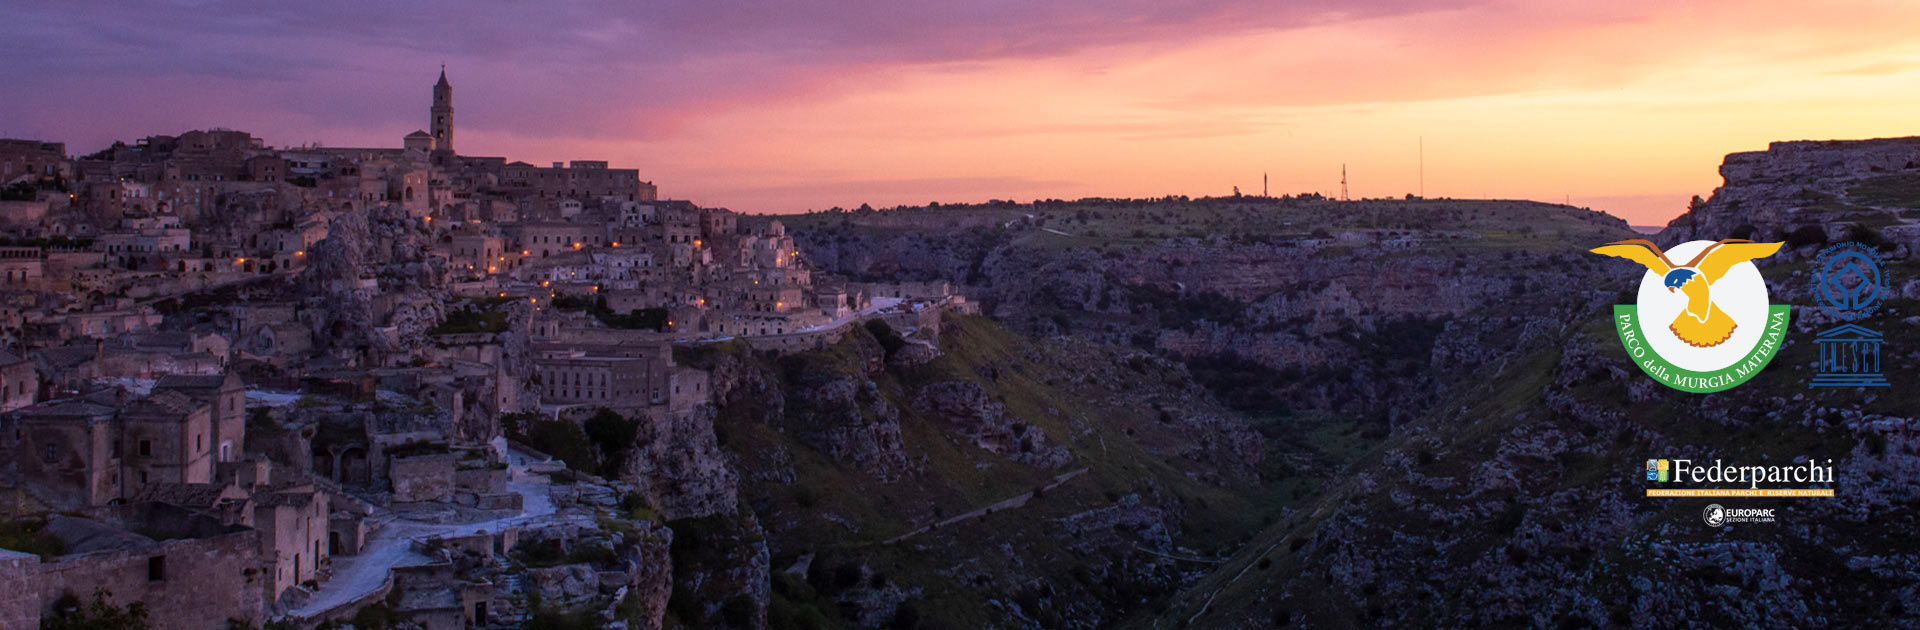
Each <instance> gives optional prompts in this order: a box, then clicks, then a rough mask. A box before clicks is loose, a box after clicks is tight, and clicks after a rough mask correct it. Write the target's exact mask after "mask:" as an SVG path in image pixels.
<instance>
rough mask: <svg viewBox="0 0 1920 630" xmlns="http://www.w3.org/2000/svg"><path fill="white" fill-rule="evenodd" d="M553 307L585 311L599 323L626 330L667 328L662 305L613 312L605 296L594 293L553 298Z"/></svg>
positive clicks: (665, 311)
mask: <svg viewBox="0 0 1920 630" xmlns="http://www.w3.org/2000/svg"><path fill="white" fill-rule="evenodd" d="M553 307H554V308H557V309H560V310H563V311H586V312H587V314H589V315H592V316H593V318H594V319H598V320H600V323H602V324H606V325H607V326H609V327H612V328H622V329H627V330H653V331H660V330H666V329H667V322H668V319H667V317H668V313H667V309H666V308H664V307H655V308H641V309H634V310H633V311H631V312H627V313H615V312H613V309H612V308H609V307H608V306H607V296H604V295H596V296H594V297H592V298H585V297H578V296H572V295H562V296H558V297H555V298H553Z"/></svg>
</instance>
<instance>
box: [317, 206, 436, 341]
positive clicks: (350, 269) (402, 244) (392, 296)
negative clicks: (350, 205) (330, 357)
mask: <svg viewBox="0 0 1920 630" xmlns="http://www.w3.org/2000/svg"><path fill="white" fill-rule="evenodd" d="M431 238H432V235H431V233H430V232H429V231H428V230H427V229H426V226H425V225H424V224H421V223H419V222H418V221H416V220H414V219H413V218H412V217H410V216H408V215H407V214H406V212H405V210H404V209H401V208H396V207H390V206H379V207H375V208H370V209H368V210H367V212H365V213H351V212H350V213H343V214H341V215H339V216H338V217H335V218H334V220H333V223H332V224H331V225H330V226H329V228H328V233H327V237H326V238H324V239H321V240H320V241H319V242H316V243H314V244H313V246H312V247H309V248H308V250H307V256H306V258H307V263H306V267H305V268H304V269H302V270H301V271H300V274H299V276H298V277H297V278H296V279H295V282H294V286H295V290H296V292H297V294H298V295H300V296H303V297H304V299H303V301H302V303H303V305H304V306H305V308H304V309H303V312H302V314H301V319H302V321H303V322H305V323H306V324H307V325H308V327H309V328H310V329H311V330H312V332H313V337H314V339H315V340H316V345H317V346H319V347H318V348H317V349H319V350H321V351H326V352H332V353H334V354H336V355H338V356H341V357H342V358H358V357H357V356H356V355H357V354H358V353H361V352H365V351H372V352H374V353H376V355H391V354H396V353H400V352H402V351H407V350H415V349H419V348H421V347H424V346H425V345H426V343H427V341H426V338H425V332H426V330H427V329H428V328H431V327H433V326H434V325H436V324H438V323H440V322H441V321H443V320H445V318H446V314H445V312H444V311H443V308H444V307H443V304H444V301H445V298H446V295H445V278H446V275H447V269H446V259H445V258H441V257H438V256H433V255H430V254H429V252H428V250H427V245H428V244H429V239H431Z"/></svg>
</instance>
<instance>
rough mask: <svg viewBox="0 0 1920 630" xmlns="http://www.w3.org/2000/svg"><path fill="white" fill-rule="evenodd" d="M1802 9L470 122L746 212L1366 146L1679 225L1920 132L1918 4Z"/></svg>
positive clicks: (1203, 188) (1114, 181)
mask: <svg viewBox="0 0 1920 630" xmlns="http://www.w3.org/2000/svg"><path fill="white" fill-rule="evenodd" d="M1793 6H1794V5H1785V4H1776V3H1769V2H1750V3H1731V2H1707V3H1705V4H1704V5H1702V6H1695V7H1690V8H1685V9H1682V8H1675V7H1667V6H1665V5H1661V4H1658V3H1640V2H1626V3H1622V4H1618V5H1614V4H1608V5H1580V6H1577V7H1575V6H1565V7H1563V6H1559V5H1506V4H1502V5H1487V6H1480V7H1468V8H1445V9H1434V10H1428V11H1411V12H1406V13H1404V14H1400V15H1390V16H1386V17H1381V18H1377V19H1330V20H1327V21H1325V22H1323V23H1315V24H1312V25H1308V26H1300V27H1295V28H1275V29H1267V30H1252V31H1240V32H1224V33H1221V34H1200V35H1193V36H1191V37H1186V38H1182V39H1177V40H1171V41H1141V42H1138V43H1115V44H1108V45H1100V46H1087V47H1084V48H1080V49H1076V50H1070V51H1066V52H1061V53H1058V54H1052V55H1041V56H1036V57H1026V56H1010V57H1008V58H1002V59H987V60H980V61H969V62H966V63H938V62H929V63H923V64H905V63H902V64H894V65H881V66H877V67H872V68H862V69H861V70H860V71H859V72H852V73H848V74H847V75H846V76H840V77H836V78H835V79H834V81H833V82H832V86H833V89H831V90H819V91H801V92H800V93H798V94H795V95H792V96H787V97H783V98H777V99H769V100H765V101H758V100H757V101H755V102H753V103H751V106H740V107H727V108H719V109H715V110H702V111H700V112H699V113H697V114H691V113H690V114H688V115H686V116H682V117H679V118H676V119H674V120H673V122H674V123H675V124H674V125H673V126H672V127H671V128H670V129H668V130H667V131H663V132H661V133H659V134H657V135H656V136H653V137H649V138H646V139H631V140H630V139H623V138H617V137H613V138H596V139H580V140H569V141H567V142H564V143H561V144H559V145H555V144H553V143H551V142H547V141H544V140H543V141H540V142H532V141H529V140H528V139H526V138H524V137H516V136H513V135H511V134H509V133H506V132H505V131H504V130H502V131H493V130H477V131H475V132H474V133H473V136H474V139H473V140H472V141H471V142H473V143H474V145H476V146H479V147H484V149H482V150H484V151H485V152H486V154H489V155H500V154H505V155H513V156H528V158H529V160H530V161H533V162H536V163H538V162H540V161H542V160H546V159H550V158H551V159H559V158H561V157H565V156H568V155H584V154H590V155H604V156H610V157H612V158H613V159H614V160H615V161H616V162H621V163H625V164H629V165H632V166H634V167H637V168H639V169H641V172H642V178H643V179H647V180H650V181H656V182H660V183H661V194H662V196H668V195H669V194H671V196H674V197H678V198H687V199H693V200H695V201H696V202H697V203H701V204H702V205H712V206H727V207H731V208H733V209H736V210H742V211H749V212H797V211H802V210H806V209H824V208H827V207H830V206H839V207H844V208H853V207H857V206H859V205H860V204H862V203H869V204H871V205H873V206H874V207H877V208H886V207H892V206H894V205H897V204H906V205H916V206H917V205H923V204H926V203H927V202H930V201H939V202H942V203H954V202H963V203H965V202H976V203H977V202H984V201H986V200H989V199H1014V200H1018V201H1030V200H1033V199H1036V198H1062V199H1075V198H1079V197H1085V196H1111V197H1122V196H1126V197H1157V196H1163V195H1170V194H1171V195H1190V196H1207V195H1214V196H1224V195H1230V194H1232V191H1233V189H1234V187H1236V186H1237V187H1238V188H1239V189H1240V191H1241V192H1242V193H1244V194H1259V193H1260V192H1261V186H1262V175H1263V174H1266V175H1267V176H1268V177H1269V178H1270V181H1269V185H1268V186H1269V190H1270V192H1271V194H1273V195H1276V196H1278V195H1283V194H1294V193H1307V192H1318V193H1322V194H1329V195H1332V194H1336V193H1337V192H1338V190H1339V182H1340V168H1341V165H1342V164H1345V165H1346V166H1347V168H1348V171H1349V179H1350V182H1351V188H1352V196H1353V197H1355V198H1363V197H1370V198H1378V197H1401V196H1404V195H1407V194H1421V193H1424V195H1425V196H1426V197H1428V198H1441V197H1452V198H1502V199H1514V198H1519V199H1535V200H1540V201H1546V202H1551V203H1559V202H1562V201H1569V202H1571V203H1572V204H1573V205H1576V206H1589V207H1593V208H1595V209H1599V210H1605V211H1609V212H1612V213H1614V214H1616V215H1619V216H1623V217H1625V218H1627V219H1629V221H1630V222H1632V223H1635V224H1662V223H1665V221H1666V220H1667V219H1669V218H1671V217H1672V216H1675V215H1677V214H1679V213H1680V212H1682V211H1684V208H1685V204H1686V200H1687V198H1688V197H1690V196H1692V195H1696V194H1698V195H1702V196H1705V195H1708V194H1710V193H1711V192H1712V190H1713V188H1714V187H1715V186H1717V185H1719V183H1720V179H1719V176H1718V173H1717V168H1718V166H1719V164H1720V163H1721V161H1722V158H1723V157H1724V156H1725V155H1726V154H1727V153H1732V152H1739V151H1753V150H1763V149H1765V148H1766V144H1767V143H1768V142H1771V141H1775V140H1791V139H1805V138H1865V137H1886V136H1902V135H1908V134H1912V133H1916V130H1917V128H1920V125H1917V124H1915V123H1913V122H1912V120H1913V115H1912V113H1911V110H1912V108H1913V105H1914V104H1916V103H1920V42H1916V41H1915V40H1913V38H1911V37H1910V36H1908V35H1907V31H1909V30H1910V29H1909V28H1908V27H1910V26H1911V25H1913V24H1917V23H1920V6H1912V5H1899V4H1849V5H1848V6H1847V7H1846V8H1840V7H1832V8H1825V9H1822V10H1818V11H1812V10H1807V9H1806V8H1805V7H1799V8H1793ZM1656 42H1657V44H1656ZM1010 94H1017V95H1020V96H1019V97H1018V98H1008V96H1007V95H1010ZM477 106H484V105H477ZM794 120H807V121H811V122H810V124H808V125H802V126H795V125H793V124H792V121H794ZM1423 140H1424V177H1423V173H1422V164H1421V162H1422V142H1423ZM666 155H672V156H689V155H692V156H700V158H701V159H699V160H687V159H681V158H676V159H673V160H665V159H661V158H659V157H657V156H666ZM533 157H538V158H539V159H531V158H533ZM623 158H624V159H623ZM669 191H671V193H669ZM696 246H698V243H696Z"/></svg>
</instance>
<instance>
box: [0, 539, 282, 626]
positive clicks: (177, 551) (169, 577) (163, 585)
mask: <svg viewBox="0 0 1920 630" xmlns="http://www.w3.org/2000/svg"><path fill="white" fill-rule="evenodd" d="M156 559H157V560H156ZM262 565H263V561H262V560H261V558H260V543H259V536H258V532H255V531H253V530H243V531H238V532H233V533H230V534H222V535H219V536H214V537H211V538H199V539H187V540H169V541H166V542H162V543H159V544H156V545H152V546H147V547H140V548H136V549H124V550H119V551H106V552H100V553H91V554H83V555H74V556H63V557H60V558H55V559H53V560H52V561H49V562H45V563H42V564H41V565H40V576H39V577H38V578H37V579H36V580H35V582H36V583H37V584H38V586H39V589H40V591H39V597H40V600H41V601H42V602H52V601H54V600H55V599H58V598H59V597H60V596H61V594H63V593H68V592H71V593H73V594H74V595H75V596H77V597H80V598H82V599H83V600H84V599H86V598H89V597H91V596H92V593H93V591H94V589H97V588H104V589H106V590H107V591H108V592H110V593H112V594H113V595H112V601H113V602H114V604H115V605H125V604H126V603H127V602H133V601H140V602H145V604H146V606H147V613H148V620H149V622H150V623H151V627H152V628H153V630H203V629H205V628H225V627H227V620H229V619H237V620H240V621H243V622H246V623H251V624H254V625H258V624H259V623H260V621H261V613H262V611H263V610H264V609H265V605H266V602H265V597H266V578H267V576H266V574H265V572H264V571H262V569H261V567H262ZM42 605H43V606H44V605H45V604H44V603H43V604H42ZM7 627H12V626H7Z"/></svg>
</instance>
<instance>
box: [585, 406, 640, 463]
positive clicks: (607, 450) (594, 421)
mask: <svg viewBox="0 0 1920 630" xmlns="http://www.w3.org/2000/svg"><path fill="white" fill-rule="evenodd" d="M586 425H587V426H586V432H587V439H588V440H590V441H592V442H593V444H594V446H598V447H600V474H601V476H603V477H618V476H619V475H620V467H621V466H622V465H624V464H626V460H627V452H628V451H629V450H631V449H632V448H633V438H634V436H635V435H637V434H638V433H639V432H640V423H639V422H635V421H633V420H631V419H628V418H626V417H624V416H621V415H620V414H618V413H614V412H613V410H611V409H605V408H603V409H601V410H600V412H599V413H596V414H593V417H591V418H587V423H586Z"/></svg>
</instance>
